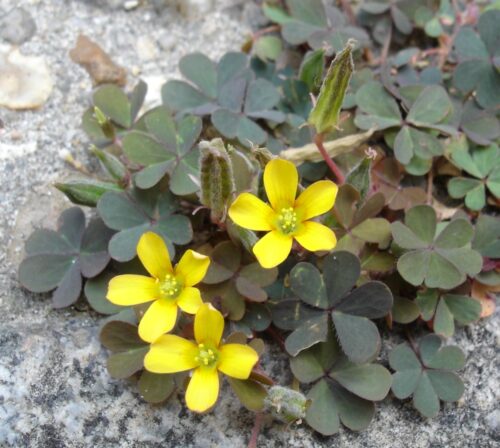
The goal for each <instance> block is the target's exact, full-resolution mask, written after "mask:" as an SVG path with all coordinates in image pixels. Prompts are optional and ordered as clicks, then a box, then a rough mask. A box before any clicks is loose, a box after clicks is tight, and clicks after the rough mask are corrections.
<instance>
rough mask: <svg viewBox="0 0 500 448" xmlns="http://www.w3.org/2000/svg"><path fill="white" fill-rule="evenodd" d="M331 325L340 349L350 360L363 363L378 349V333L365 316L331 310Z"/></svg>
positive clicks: (371, 357)
mask: <svg viewBox="0 0 500 448" xmlns="http://www.w3.org/2000/svg"><path fill="white" fill-rule="evenodd" d="M332 320H333V325H334V327H335V331H336V333H337V336H338V339H339V342H340V346H341V347H342V351H343V352H344V353H345V354H346V355H347V357H348V358H349V360H350V361H352V362H355V363H365V362H367V361H370V360H371V359H373V358H374V357H375V355H376V354H377V352H378V350H379V349H380V335H379V333H378V330H377V327H376V326H375V324H374V323H373V322H372V321H370V320H369V319H367V318H366V317H359V316H351V315H349V314H345V313H342V312H339V311H333V312H332Z"/></svg>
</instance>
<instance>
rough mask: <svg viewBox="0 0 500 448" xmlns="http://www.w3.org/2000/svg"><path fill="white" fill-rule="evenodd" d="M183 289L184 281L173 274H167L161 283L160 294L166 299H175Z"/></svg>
mask: <svg viewBox="0 0 500 448" xmlns="http://www.w3.org/2000/svg"><path fill="white" fill-rule="evenodd" d="M181 291H182V283H181V282H179V280H177V279H176V278H175V277H174V276H173V275H172V274H167V275H166V276H165V278H164V279H163V281H162V282H161V283H160V294H161V295H162V297H164V298H165V299H175V298H176V297H177V296H178V295H179V294H180V293H181Z"/></svg>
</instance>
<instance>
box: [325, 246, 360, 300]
mask: <svg viewBox="0 0 500 448" xmlns="http://www.w3.org/2000/svg"><path fill="white" fill-rule="evenodd" d="M360 273H361V264H360V262H359V259H358V257H356V256H355V255H353V254H351V253H350V252H345V251H339V252H335V253H333V254H330V255H328V256H327V257H325V259H324V262H323V281H324V282H325V286H326V291H327V295H328V300H329V302H330V304H331V305H333V306H335V305H336V304H338V303H339V302H340V300H341V299H343V298H344V297H345V296H346V295H347V294H348V293H349V292H350V291H351V289H352V288H353V287H354V285H355V284H356V281H357V280H358V278H359V275H360Z"/></svg>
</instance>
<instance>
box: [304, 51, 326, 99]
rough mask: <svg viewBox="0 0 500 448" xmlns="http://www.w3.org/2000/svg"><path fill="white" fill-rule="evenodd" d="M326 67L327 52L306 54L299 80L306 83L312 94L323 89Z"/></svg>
mask: <svg viewBox="0 0 500 448" xmlns="http://www.w3.org/2000/svg"><path fill="white" fill-rule="evenodd" d="M324 67H325V51H324V50H323V49H318V50H315V51H311V52H309V53H306V55H305V57H304V59H303V60H302V63H301V65H300V70H299V78H300V80H301V81H303V82H304V83H306V85H307V87H308V88H309V91H310V92H313V93H315V92H317V91H318V90H319V89H320V87H321V81H322V79H323V71H324Z"/></svg>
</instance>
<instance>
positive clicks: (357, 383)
mask: <svg viewBox="0 0 500 448" xmlns="http://www.w3.org/2000/svg"><path fill="white" fill-rule="evenodd" d="M330 377H332V378H333V379H334V380H335V381H337V382H338V383H340V384H341V385H342V386H343V387H345V388H346V389H347V390H348V391H350V392H352V393H354V394H356V395H357V396H358V397H361V398H364V399H365V400H371V401H380V400H383V399H384V398H385V396H386V395H387V393H388V392H389V389H390V388H391V383H392V379H391V374H390V373H389V371H388V370H387V369H386V368H385V367H382V366H381V365H378V364H363V365H355V364H352V363H350V362H344V363H338V364H336V365H335V366H334V367H333V369H332V370H331V372H330Z"/></svg>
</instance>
